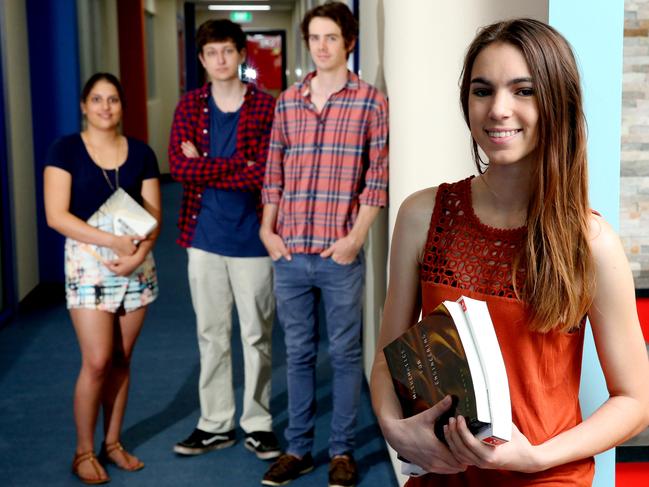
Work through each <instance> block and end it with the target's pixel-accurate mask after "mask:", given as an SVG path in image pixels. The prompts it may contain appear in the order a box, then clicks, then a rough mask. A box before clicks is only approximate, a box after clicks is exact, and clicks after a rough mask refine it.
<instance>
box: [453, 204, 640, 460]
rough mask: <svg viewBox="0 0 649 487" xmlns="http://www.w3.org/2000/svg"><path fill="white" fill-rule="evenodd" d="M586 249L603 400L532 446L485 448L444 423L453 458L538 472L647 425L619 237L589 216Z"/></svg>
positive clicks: (636, 327) (636, 326) (636, 330)
mask: <svg viewBox="0 0 649 487" xmlns="http://www.w3.org/2000/svg"><path fill="white" fill-rule="evenodd" d="M591 252H592V257H593V260H594V263H595V269H596V290H595V294H594V300H593V303H592V306H591V307H590V311H589V313H588V317H589V319H590V324H591V327H592V330H593V336H594V339H595V345H596V348H597V354H598V356H599V360H600V363H601V366H602V370H603V372H604V377H605V379H606V385H607V388H608V392H609V398H608V399H607V400H606V401H605V402H604V403H603V404H602V405H601V406H600V407H599V408H598V409H597V410H596V411H595V412H594V413H593V414H592V415H591V416H590V417H588V418H587V419H586V420H584V421H583V422H582V423H580V424H578V425H577V426H575V427H573V428H571V429H569V430H567V431H564V432H563V433H561V434H559V435H557V436H555V437H554V438H550V439H549V440H547V441H546V442H544V443H542V444H540V445H536V446H530V445H529V443H528V444H527V445H524V444H521V445H517V442H516V441H512V442H510V443H508V444H505V445H501V446H498V447H495V448H493V447H489V446H487V445H483V444H482V443H481V442H479V441H478V440H476V439H475V438H473V436H472V435H471V434H470V433H469V431H468V429H467V428H466V426H465V425H464V423H463V421H461V420H460V421H459V422H457V423H452V424H449V430H450V431H451V434H450V435H449V436H448V437H449V438H450V439H451V444H452V450H453V451H454V453H455V454H456V456H457V457H458V458H461V459H464V460H465V461H467V458H472V459H473V460H472V461H469V463H470V464H474V465H477V466H478V467H481V468H505V469H508V470H518V471H540V470H545V469H548V468H551V467H554V466H557V465H562V464H566V463H569V462H572V461H575V460H579V459H582V458H587V457H590V456H592V455H595V454H598V453H601V452H603V451H605V450H608V449H610V448H613V447H614V446H616V445H619V444H620V443H622V442H624V441H625V440H627V439H628V438H630V437H632V436H633V435H635V434H637V433H638V432H640V431H642V430H643V429H644V428H646V427H647V424H648V423H649V362H648V359H647V350H646V346H645V343H644V340H643V337H642V331H641V329H640V323H639V321H638V315H637V311H636V303H635V292H634V286H633V279H632V276H631V271H630V269H629V265H628V262H627V259H626V256H625V254H624V250H623V248H622V245H621V243H620V240H619V238H618V237H617V235H615V232H614V231H613V230H612V228H611V227H610V226H609V225H608V224H607V223H606V222H605V221H604V220H603V219H602V218H600V217H595V216H593V217H592V223H591ZM516 431H517V430H515V432H516ZM521 436H522V435H521Z"/></svg>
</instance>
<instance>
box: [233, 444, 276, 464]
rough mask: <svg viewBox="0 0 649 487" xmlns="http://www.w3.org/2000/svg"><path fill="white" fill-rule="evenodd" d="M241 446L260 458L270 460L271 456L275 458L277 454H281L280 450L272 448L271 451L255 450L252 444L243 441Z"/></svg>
mask: <svg viewBox="0 0 649 487" xmlns="http://www.w3.org/2000/svg"><path fill="white" fill-rule="evenodd" d="M243 446H245V447H246V450H248V451H250V452H252V453H254V454H255V455H257V458H259V459H260V460H272V459H273V458H277V457H278V456H280V455H281V453H282V452H281V451H280V450H272V451H263V452H261V451H257V450H256V449H255V447H254V446H252V445H249V444H248V443H244V444H243Z"/></svg>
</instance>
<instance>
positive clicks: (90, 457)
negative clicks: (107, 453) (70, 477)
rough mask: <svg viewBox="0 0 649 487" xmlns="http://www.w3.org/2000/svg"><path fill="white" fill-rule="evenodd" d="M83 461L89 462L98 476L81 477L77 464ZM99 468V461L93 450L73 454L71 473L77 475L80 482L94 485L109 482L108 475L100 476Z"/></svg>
mask: <svg viewBox="0 0 649 487" xmlns="http://www.w3.org/2000/svg"><path fill="white" fill-rule="evenodd" d="M84 462H90V465H92V467H93V469H94V470H95V473H96V474H97V477H98V478H90V477H83V476H82V475H81V474H80V473H79V465H81V464H82V463H84ZM100 469H101V466H100V465H99V461H97V457H96V456H95V452H94V451H87V452H85V453H75V454H74V459H73V460H72V473H73V474H75V475H76V476H77V477H79V480H81V482H83V483H84V484H89V485H96V484H105V483H106V482H110V477H108V475H106V477H103V478H102V476H101V470H100Z"/></svg>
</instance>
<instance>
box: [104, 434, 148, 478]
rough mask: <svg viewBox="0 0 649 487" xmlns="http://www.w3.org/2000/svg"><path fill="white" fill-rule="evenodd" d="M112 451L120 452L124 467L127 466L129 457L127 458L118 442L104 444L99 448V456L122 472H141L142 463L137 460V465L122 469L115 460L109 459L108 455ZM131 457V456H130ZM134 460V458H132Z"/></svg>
mask: <svg viewBox="0 0 649 487" xmlns="http://www.w3.org/2000/svg"><path fill="white" fill-rule="evenodd" d="M114 451H117V452H120V453H121V455H122V458H123V459H124V463H125V464H126V465H128V464H129V457H128V456H127V452H126V450H125V449H124V447H123V446H122V444H121V443H120V442H119V441H116V442H115V443H104V444H103V445H102V448H101V453H100V456H101V457H102V458H104V459H106V461H107V462H110V463H112V464H114V465H115V466H117V468H121V469H122V470H126V471H127V472H137V471H138V470H142V469H143V468H144V462H142V461H141V460H139V459H138V463H136V464H135V465H133V466H132V467H124V466H122V465H120V464H118V463H117V462H116V461H115V460H113V459H112V458H110V456H109V455H110V454H111V453H112V452H114ZM131 456H132V455H131ZM133 458H135V457H133Z"/></svg>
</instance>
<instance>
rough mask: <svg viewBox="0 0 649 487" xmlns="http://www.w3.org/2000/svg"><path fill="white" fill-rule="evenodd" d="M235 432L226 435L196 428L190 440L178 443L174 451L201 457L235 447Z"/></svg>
mask: <svg viewBox="0 0 649 487" xmlns="http://www.w3.org/2000/svg"><path fill="white" fill-rule="evenodd" d="M235 441H236V439H235V436H234V430H233V431H228V432H226V433H208V432H207V431H203V430H199V429H198V428H196V429H195V430H194V431H193V432H192V434H191V435H189V438H187V439H185V440H183V441H181V442H180V443H176V444H175V445H174V451H175V452H176V453H178V454H179V455H200V454H201V453H207V452H208V451H212V450H220V449H221V448H227V447H229V446H232V445H234V442H235Z"/></svg>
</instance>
